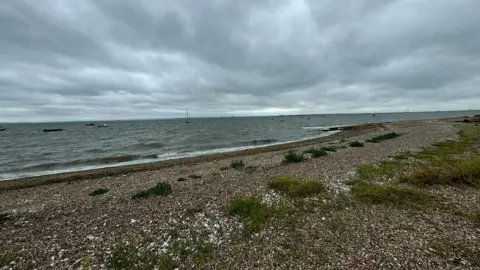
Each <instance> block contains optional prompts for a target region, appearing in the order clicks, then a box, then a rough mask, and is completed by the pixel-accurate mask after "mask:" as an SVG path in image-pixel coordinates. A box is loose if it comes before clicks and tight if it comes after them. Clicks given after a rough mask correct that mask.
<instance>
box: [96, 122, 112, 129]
mask: <svg viewBox="0 0 480 270" xmlns="http://www.w3.org/2000/svg"><path fill="white" fill-rule="evenodd" d="M97 127H99V128H103V127H109V125H108V124H106V123H105V124H103V125H98V126H97Z"/></svg>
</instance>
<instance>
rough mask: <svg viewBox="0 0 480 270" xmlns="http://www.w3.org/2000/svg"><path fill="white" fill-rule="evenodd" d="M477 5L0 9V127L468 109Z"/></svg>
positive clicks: (6, 4) (189, 3) (472, 1)
mask: <svg viewBox="0 0 480 270" xmlns="http://www.w3.org/2000/svg"><path fill="white" fill-rule="evenodd" d="M478 10H480V2H479V1H476V0H457V1H451V0H418V1H406V0H390V1H386V0H368V1H367V0H356V1H347V0H344V1H331V0H322V1H313V0H312V1H296V0H290V1H287V0H282V1H221V0H212V1H194V0H185V1H158V0H155V1H154V0H142V1H119V0H102V1H93V0H90V1H87V0H85V1H66V0H64V1H57V0H56V1H53V0H50V1H46V0H45V1H32V0H6V1H2V2H1V3H0V36H1V37H2V38H1V39H0V66H1V68H0V122H1V121H48V120H57V119H58V120H73V119H112V118H116V119H118V118H158V117H178V116H182V115H183V113H184V110H185V108H186V107H189V108H190V110H191V111H193V112H194V114H195V115H197V116H213V115H252V114H282V113H335V112H367V111H376V112H380V111H403V110H406V109H407V108H409V109H410V110H440V109H443V110H449V109H469V108H475V106H478V104H479V101H480V90H479V89H478V87H477V86H478V85H479V83H480V75H479V74H480V49H479V48H480V35H478V34H477V27H478V25H480V17H479V16H477V13H478Z"/></svg>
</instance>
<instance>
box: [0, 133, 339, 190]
mask: <svg viewBox="0 0 480 270" xmlns="http://www.w3.org/2000/svg"><path fill="white" fill-rule="evenodd" d="M340 131H341V130H333V131H327V132H323V133H322V134H321V135H317V136H312V137H306V138H303V139H299V140H292V141H286V142H276V143H271V144H263V145H250V146H240V147H230V148H218V149H212V150H206V151H196V152H190V153H182V154H179V153H176V152H172V153H165V154H162V155H158V156H157V158H156V159H139V160H132V161H127V162H119V163H115V164H103V165H91V166H82V167H71V168H64V169H59V170H46V171H39V172H25V173H7V174H0V181H1V180H12V179H19V178H25V177H33V176H42V175H51V174H59V173H69V172H81V171H88V170H94V169H101V168H111V167H120V166H126V165H135V164H145V163H152V162H157V161H164V160H172V159H181V158H188V157H198V156H205V155H211V154H218V153H228V152H236V151H242V150H248V149H254V148H262V147H266V146H272V145H282V144H287V143H293V142H301V141H305V140H310V139H316V138H320V137H326V136H330V135H333V134H335V133H338V132H340Z"/></svg>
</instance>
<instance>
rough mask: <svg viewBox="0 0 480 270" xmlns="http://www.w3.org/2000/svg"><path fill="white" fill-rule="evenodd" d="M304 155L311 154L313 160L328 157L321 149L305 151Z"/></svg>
mask: <svg viewBox="0 0 480 270" xmlns="http://www.w3.org/2000/svg"><path fill="white" fill-rule="evenodd" d="M305 153H309V154H311V155H312V157H314V158H317V157H323V156H326V155H328V153H327V151H325V150H322V149H315V148H312V149H310V150H307V151H305Z"/></svg>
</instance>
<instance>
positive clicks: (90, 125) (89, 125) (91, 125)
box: [85, 123, 95, 127]
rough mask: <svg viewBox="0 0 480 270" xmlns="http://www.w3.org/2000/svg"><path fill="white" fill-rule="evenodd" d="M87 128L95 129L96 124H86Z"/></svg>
mask: <svg viewBox="0 0 480 270" xmlns="http://www.w3.org/2000/svg"><path fill="white" fill-rule="evenodd" d="M85 126H87V127H93V126H95V124H94V123H88V124H85Z"/></svg>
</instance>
